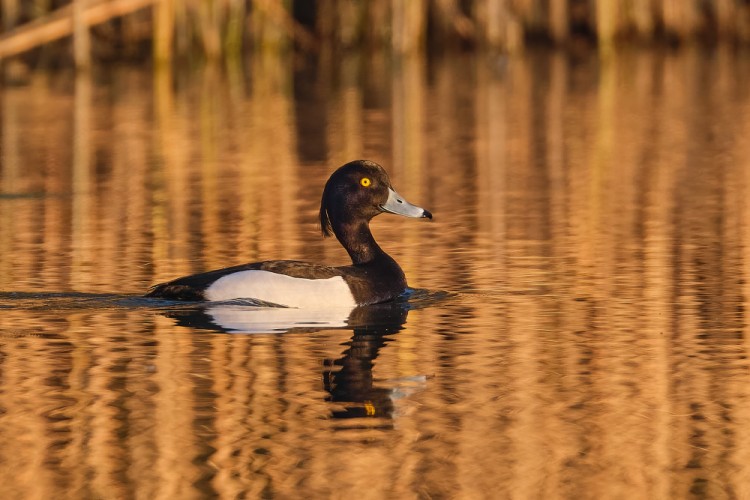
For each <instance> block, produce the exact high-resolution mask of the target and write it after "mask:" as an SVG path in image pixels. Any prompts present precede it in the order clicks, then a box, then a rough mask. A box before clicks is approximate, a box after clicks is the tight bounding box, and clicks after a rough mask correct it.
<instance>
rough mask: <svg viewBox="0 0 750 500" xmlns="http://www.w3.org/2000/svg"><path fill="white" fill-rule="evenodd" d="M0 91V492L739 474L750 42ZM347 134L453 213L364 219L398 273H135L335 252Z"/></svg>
mask: <svg viewBox="0 0 750 500" xmlns="http://www.w3.org/2000/svg"><path fill="white" fill-rule="evenodd" d="M334 63H335V64H334ZM0 111H1V118H0V119H1V122H0V134H1V136H2V142H0V330H1V331H0V464H2V466H1V467H0V491H1V492H2V493H3V497H5V498H52V497H55V498H65V497H67V498H135V497H138V498H205V497H214V496H219V497H222V498H235V497H242V496H245V497H249V498H254V497H266V498H268V497H275V498H301V497H306V498H318V497H345V496H351V495H357V496H361V497H364V498H591V499H599V498H746V497H748V496H750V465H749V464H750V373H749V372H748V361H747V356H748V350H749V349H750V340H748V338H749V337H748V335H749V334H750V331H749V329H748V320H747V318H746V311H747V310H748V297H749V296H750V202H749V201H748V200H750V59H748V58H747V57H746V54H742V53H733V52H731V51H701V50H697V49H696V50H692V49H685V50H682V51H678V52H672V53H665V54H655V53H646V52H643V53H637V52H636V53H625V54H619V55H617V56H616V57H613V58H611V59H607V60H599V59H598V58H597V57H596V55H595V54H592V55H587V54H583V55H579V56H575V57H573V56H564V55H562V54H547V53H539V54H537V53H533V52H532V53H528V54H526V55H525V56H519V57H516V58H513V59H502V58H493V57H485V56H461V57H449V56H446V57H443V58H438V59H436V60H431V61H429V62H427V61H424V60H421V59H409V58H406V59H400V60H392V59H389V58H387V57H385V56H382V55H374V56H371V57H359V56H357V55H348V56H345V57H337V58H335V59H331V60H329V59H326V58H325V57H321V59H320V60H317V61H287V60H278V59H274V58H269V57H264V56H262V55H257V56H256V57H255V58H253V59H248V61H246V62H245V63H243V65H241V66H237V67H233V66H230V67H227V68H203V69H196V70H193V71H190V72H185V73H180V74H174V75H171V74H164V73H159V74H153V73H151V72H149V71H146V70H143V69H139V68H132V67H117V68H107V69H106V70H98V71H95V72H94V74H93V75H88V76H79V77H77V78H76V77H74V76H72V75H67V74H59V73H51V74H44V73H42V74H37V75H34V76H33V77H32V78H30V80H29V81H28V82H26V83H25V84H21V85H17V86H6V87H4V88H3V89H2V90H0ZM355 158H368V159H372V160H375V161H377V162H379V163H381V164H383V165H384V166H385V167H386V169H387V170H388V171H389V172H390V173H391V177H392V180H393V183H394V186H395V187H396V189H397V190H398V191H399V192H400V193H402V194H403V195H404V196H406V197H407V199H409V200H410V201H412V202H414V203H416V204H419V205H420V206H424V207H425V208H428V209H429V210H431V211H432V212H433V213H434V215H435V220H434V222H432V223H428V222H424V221H415V220H409V219H404V218H398V217H395V216H389V215H383V216H381V217H379V218H377V219H376V220H375V221H374V223H373V231H374V233H375V236H376V238H377V239H378V241H380V242H381V244H382V246H383V247H384V248H385V249H386V251H388V252H389V253H390V254H391V255H393V256H394V257H395V258H396V260H397V261H398V262H399V263H400V264H401V265H402V267H403V268H404V270H405V272H406V274H407V277H408V280H409V283H410V285H411V286H412V287H414V288H415V289H416V291H415V293H414V294H413V295H412V296H411V297H408V298H405V299H403V300H400V301H398V302H397V303H394V304H388V305H381V306H376V307H372V308H364V309H358V310H355V311H353V312H351V313H347V314H348V315H346V314H345V315H343V316H341V315H338V316H336V317H318V316H313V317H302V318H300V317H292V318H291V319H290V318H289V317H288V316H285V317H282V318H281V319H279V317H278V315H279V314H281V313H279V312H278V311H271V312H269V311H265V312H264V311H260V310H259V308H258V307H257V306H254V305H251V304H224V305H212V306H204V305H193V304H179V303H170V302H164V301H156V300H150V299H143V298H141V297H140V295H141V294H142V293H143V292H144V291H145V290H146V289H147V288H148V287H149V286H150V285H152V284H154V283H157V282H160V281H164V280H167V279H170V278H174V277H177V276H181V275H184V274H188V273H192V272H198V271H203V270H208V269H213V268H218V267H224V266H227V265H232V264H237V263H242V262H249V261H253V260H261V259H273V258H288V259H305V260H313V261H320V262H328V263H331V264H345V263H346V262H347V260H346V253H345V252H344V251H343V250H342V249H341V248H340V247H339V246H338V245H337V244H336V242H335V241H333V240H330V239H328V240H325V239H323V238H322V237H321V236H320V229H319V227H318V226H317V224H316V212H317V209H318V202H319V198H320V193H321V190H322V186H323V184H324V182H325V180H326V178H327V176H328V175H329V174H330V173H331V172H332V171H333V169H334V168H336V167H337V166H338V165H340V164H342V163H344V162H346V161H349V160H351V159H355ZM259 313H263V314H266V313H267V314H268V315H267V316H265V317H263V318H262V320H259V319H258V317H259V316H258V317H256V315H258V314H259ZM274 315H275V316H274ZM259 325H260V326H259ZM257 331H267V332H270V333H257ZM250 332H256V333H250Z"/></svg>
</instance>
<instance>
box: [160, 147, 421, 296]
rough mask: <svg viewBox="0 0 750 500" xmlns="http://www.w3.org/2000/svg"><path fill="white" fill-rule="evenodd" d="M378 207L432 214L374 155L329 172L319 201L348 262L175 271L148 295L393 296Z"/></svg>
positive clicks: (395, 280) (396, 278)
mask: <svg viewBox="0 0 750 500" xmlns="http://www.w3.org/2000/svg"><path fill="white" fill-rule="evenodd" d="M382 212H390V213H393V214H398V215H404V216H406V217H415V218H428V219H432V214H431V213H430V212H428V211H427V210H425V209H423V208H420V207H417V206H414V205H412V204H410V203H408V202H407V201H406V200H404V199H403V198H402V197H401V196H400V195H399V194H398V193H397V192H396V191H394V190H393V188H392V187H391V182H390V180H389V179H388V174H387V173H386V172H385V170H384V169H383V167H381V166H380V165H378V164H377V163H374V162H371V161H367V160H357V161H352V162H349V163H347V164H346V165H344V166H342V167H340V168H339V169H338V170H336V171H335V172H334V173H333V174H332V175H331V177H330V179H328V182H327V183H326V185H325V188H324V190H323V198H322V200H321V203H320V224H321V229H322V231H323V235H324V236H330V235H331V234H334V235H335V236H336V238H337V239H338V240H339V242H340V243H341V245H342V246H343V247H344V248H345V249H346V251H347V252H348V253H349V256H350V257H351V259H352V265H350V266H341V267H328V266H322V265H319V264H313V263H309V262H300V261H293V260H269V261H264V262H254V263H251V264H243V265H239V266H234V267H228V268H226V269H219V270H216V271H209V272H205V273H200V274H194V275H191V276H185V277H183V278H178V279H176V280H173V281H169V282H167V283H162V284H159V285H156V286H154V287H152V288H151V289H150V290H149V292H148V293H147V294H146V297H159V298H164V299H173V300H209V301H224V300H231V299H239V298H242V299H255V300H260V301H263V302H269V303H273V304H278V305H283V306H287V307H304V308H308V307H318V308H320V307H333V306H341V307H354V306H358V305H366V304H376V303H380V302H385V301H388V300H392V299H395V298H396V297H398V296H399V295H401V294H402V293H403V292H404V290H405V289H406V277H405V276H404V272H403V271H402V270H401V267H399V265H398V264H397V263H396V261H395V260H393V259H392V258H391V257H390V256H389V255H388V254H386V253H385V252H384V251H383V250H382V249H381V248H380V247H379V246H378V244H377V243H376V242H375V239H374V238H373V236H372V233H371V232H370V220H371V219H372V218H373V217H375V216H376V215H378V214H380V213H382Z"/></svg>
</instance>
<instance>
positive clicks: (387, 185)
mask: <svg viewBox="0 0 750 500" xmlns="http://www.w3.org/2000/svg"><path fill="white" fill-rule="evenodd" d="M382 212H390V213H395V214H399V215H404V216H406V217H426V218H428V219H432V214H431V213H430V212H428V211H427V210H425V209H423V208H420V207H417V206H414V205H412V204H410V203H408V202H407V201H406V200H404V199H403V198H402V197H401V196H399V194H398V193H396V191H395V190H394V189H393V187H391V181H390V179H389V178H388V174H387V173H386V171H385V170H384V169H383V167H381V166H380V165H378V164H377V163H375V162H372V161H368V160H356V161H352V162H349V163H347V164H346V165H344V166H342V167H340V168H339V169H338V170H336V171H335V172H334V173H333V174H331V177H330V178H329V179H328V182H326V186H325V189H323V198H322V199H321V202H320V227H321V229H322V231H323V235H324V236H330V235H331V234H333V226H332V221H338V222H354V221H358V220H364V221H369V220H370V219H372V218H373V217H375V216H376V215H378V214H380V213H382Z"/></svg>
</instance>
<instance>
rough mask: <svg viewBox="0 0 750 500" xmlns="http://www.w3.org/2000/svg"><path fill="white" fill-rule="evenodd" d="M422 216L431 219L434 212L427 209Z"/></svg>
mask: <svg viewBox="0 0 750 500" xmlns="http://www.w3.org/2000/svg"><path fill="white" fill-rule="evenodd" d="M422 218H423V219H430V220H432V213H431V212H430V211H429V210H425V211H424V212H423V213H422Z"/></svg>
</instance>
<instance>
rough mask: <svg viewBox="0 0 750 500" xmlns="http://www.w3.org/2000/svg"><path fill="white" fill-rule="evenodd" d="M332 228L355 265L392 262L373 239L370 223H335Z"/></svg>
mask: <svg viewBox="0 0 750 500" xmlns="http://www.w3.org/2000/svg"><path fill="white" fill-rule="evenodd" d="M332 226H333V232H334V234H335V235H336V238H338V240H339V242H341V245H342V246H343V247H344V248H345V249H346V251H347V252H349V257H351V258H352V262H353V263H354V265H358V264H367V263H369V262H372V261H375V260H380V259H383V258H385V259H388V260H392V259H391V258H390V257H389V256H388V254H387V253H385V252H384V251H383V250H382V249H381V248H380V247H379V246H378V244H377V242H376V241H375V238H373V237H372V232H370V224H369V222H367V221H351V222H349V221H344V222H337V223H333V224H332Z"/></svg>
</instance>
